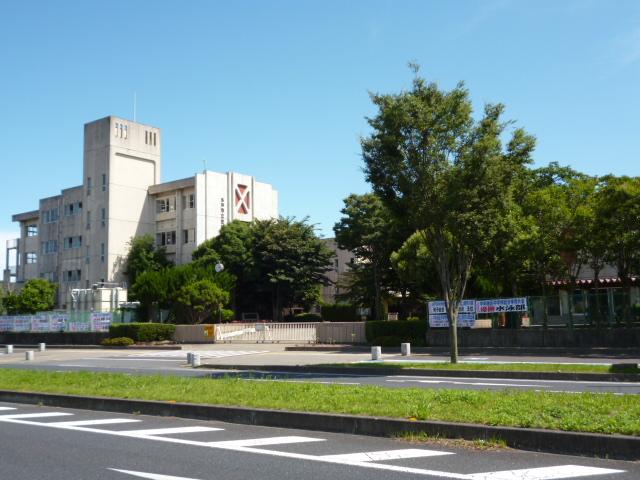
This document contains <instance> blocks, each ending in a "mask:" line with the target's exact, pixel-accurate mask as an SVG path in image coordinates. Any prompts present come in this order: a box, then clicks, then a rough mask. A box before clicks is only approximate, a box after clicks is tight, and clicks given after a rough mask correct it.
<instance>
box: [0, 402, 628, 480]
mask: <svg viewBox="0 0 640 480" xmlns="http://www.w3.org/2000/svg"><path fill="white" fill-rule="evenodd" d="M0 432H2V434H1V435H0V452H2V454H1V455H0V478H2V479H31V478H46V479H47V480H69V479H83V480H93V479H100V480H127V479H136V478H147V479H154V480H214V479H215V480H236V479H238V480H240V479H242V480H246V479H257V480H258V479H259V480H286V479H317V478H332V479H347V478H348V479H354V480H358V479H372V478H375V479H407V478H411V477H415V478H426V479H448V478H450V479H458V480H554V479H582V478H593V479H601V480H632V479H633V480H637V479H638V478H640V464H638V463H635V462H623V461H612V460H601V459H589V458H582V457H572V456H564V455H551V454H541V453H535V452H525V451H519V450H511V449H494V450H488V451H487V450H477V449H472V448H470V447H468V448H461V447H458V446H453V447H452V446H451V445H450V444H443V443H441V442H435V443H410V442H406V441H401V440H394V439H386V438H375V437H363V436H356V435H344V434H331V433H325V432H315V431H303V430H293V429H280V428H269V427H256V426H246V425H237V424H230V423H224V422H204V421H194V420H187V419H180V418H167V417H152V416H143V415H125V414H120V413H109V412H94V411H90V410H72V409H61V408H49V407H38V406H33V405H22V404H9V403H0ZM604 453H606V452H603V454H604Z"/></svg>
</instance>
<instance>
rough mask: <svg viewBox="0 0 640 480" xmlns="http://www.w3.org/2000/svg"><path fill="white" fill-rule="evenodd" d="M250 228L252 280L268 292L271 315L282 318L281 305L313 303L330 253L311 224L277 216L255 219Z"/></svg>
mask: <svg viewBox="0 0 640 480" xmlns="http://www.w3.org/2000/svg"><path fill="white" fill-rule="evenodd" d="M252 228H253V261H254V262H255V263H254V265H255V267H256V271H257V273H258V275H257V279H256V281H255V284H256V287H257V288H258V289H260V290H262V291H267V292H269V294H270V298H271V309H272V313H273V319H274V320H281V319H282V309H283V308H284V307H292V306H294V305H296V304H301V305H304V306H310V305H312V304H314V303H317V302H318V301H319V297H320V290H319V288H318V286H319V285H320V284H323V283H326V277H325V273H326V272H327V271H329V268H330V267H329V266H330V262H331V259H332V258H333V253H332V252H331V251H330V250H329V249H328V248H327V247H326V245H325V244H324V243H323V242H322V241H321V240H320V239H319V238H318V237H317V236H316V234H315V231H314V228H313V226H312V225H309V224H308V223H307V222H306V219H305V220H302V221H296V220H294V219H291V218H280V219H278V220H257V221H256V222H255V223H254V224H253V227H252Z"/></svg>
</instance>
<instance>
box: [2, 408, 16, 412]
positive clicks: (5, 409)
mask: <svg viewBox="0 0 640 480" xmlns="http://www.w3.org/2000/svg"><path fill="white" fill-rule="evenodd" d="M4 410H17V408H14V407H0V411H4Z"/></svg>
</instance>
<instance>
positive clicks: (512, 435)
mask: <svg viewBox="0 0 640 480" xmlns="http://www.w3.org/2000/svg"><path fill="white" fill-rule="evenodd" d="M0 401H3V402H13V403H28V404H38V405H47V406H51V407H64V408H77V409H82V410H101V411H107V412H117V413H128V414H131V413H134V412H135V413H138V414H142V415H156V416H171V417H182V418H189V419H194V420H218V421H223V422H230V423H240V424H244V425H260V426H265V427H280V428H294V429H302V430H315V431H323V432H335V433H346V434H353V435H370V436H384V437H389V436H393V435H397V434H399V433H406V432H409V433H418V432H424V433H427V434H428V435H430V436H439V437H447V438H463V439H467V440H477V439H485V440H491V439H496V438H499V439H501V440H504V441H505V442H506V444H507V445H508V446H510V447H514V448H520V449H525V450H535V451H541V452H549V453H562V454H569V455H581V456H592V457H596V456H597V457H606V458H612V459H619V460H637V459H640V437H633V436H627V435H603V434H593V433H576V432H564V431H559V430H543V429H533V428H532V429H528V428H515V427H494V426H486V425H476V424H467V423H450V422H438V421H410V420H403V419H394V418H385V417H363V416H355V415H341V414H325V413H304V412H290V411H281V410H267V409H260V408H243V407H225V406H218V405H202V404H189V403H171V402H159V401H148V400H126V399H119V398H101V397H82V396H77V395H62V394H49V393H30V392H15V391H10V390H0Z"/></svg>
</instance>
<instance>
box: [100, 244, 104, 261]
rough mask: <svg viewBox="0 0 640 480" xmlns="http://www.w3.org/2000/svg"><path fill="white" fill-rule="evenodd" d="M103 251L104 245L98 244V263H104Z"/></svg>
mask: <svg viewBox="0 0 640 480" xmlns="http://www.w3.org/2000/svg"><path fill="white" fill-rule="evenodd" d="M104 251H105V248H104V243H101V244H100V261H101V262H102V263H104Z"/></svg>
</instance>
